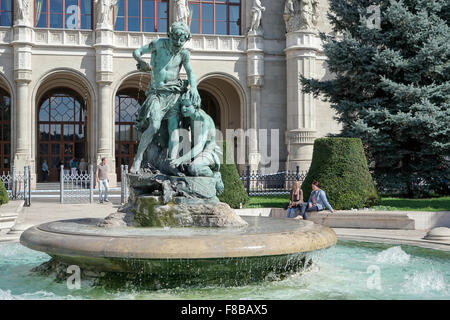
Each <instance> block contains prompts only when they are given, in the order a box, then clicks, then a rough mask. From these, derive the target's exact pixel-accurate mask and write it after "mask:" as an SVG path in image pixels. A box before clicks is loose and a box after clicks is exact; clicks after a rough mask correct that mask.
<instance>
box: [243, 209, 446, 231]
mask: <svg viewBox="0 0 450 320" xmlns="http://www.w3.org/2000/svg"><path fill="white" fill-rule="evenodd" d="M235 211H236V213H237V214H239V215H250V216H262V217H273V218H286V210H284V209H281V208H254V209H236V210H235ZM308 220H310V221H313V222H315V223H318V224H322V225H325V226H328V227H331V228H356V229H402V230H428V229H431V228H435V227H449V226H450V212H446V211H440V212H420V211H376V210H357V211H351V210H339V211H335V213H330V211H328V210H323V211H319V212H308Z"/></svg>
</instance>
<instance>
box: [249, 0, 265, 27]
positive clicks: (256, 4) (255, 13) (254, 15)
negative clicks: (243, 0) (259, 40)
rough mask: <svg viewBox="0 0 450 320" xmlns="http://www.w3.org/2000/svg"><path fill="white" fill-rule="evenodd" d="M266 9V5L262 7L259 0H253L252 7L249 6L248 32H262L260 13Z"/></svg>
mask: <svg viewBox="0 0 450 320" xmlns="http://www.w3.org/2000/svg"><path fill="white" fill-rule="evenodd" d="M265 10H266V7H263V6H262V4H261V0H253V4H252V8H251V23H250V30H249V32H253V33H262V32H261V30H260V29H261V19H262V14H263V12H264V11H265Z"/></svg>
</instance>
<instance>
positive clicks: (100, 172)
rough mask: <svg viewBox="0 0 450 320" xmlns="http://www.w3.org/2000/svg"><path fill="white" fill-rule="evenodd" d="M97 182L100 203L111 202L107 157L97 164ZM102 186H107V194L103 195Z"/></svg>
mask: <svg viewBox="0 0 450 320" xmlns="http://www.w3.org/2000/svg"><path fill="white" fill-rule="evenodd" d="M95 182H96V183H97V184H98V191H99V201H100V203H103V201H105V202H109V200H108V182H109V179H108V166H107V165H106V158H102V162H100V164H99V165H98V166H97V173H96V175H95ZM102 187H103V188H105V196H104V197H103V192H102Z"/></svg>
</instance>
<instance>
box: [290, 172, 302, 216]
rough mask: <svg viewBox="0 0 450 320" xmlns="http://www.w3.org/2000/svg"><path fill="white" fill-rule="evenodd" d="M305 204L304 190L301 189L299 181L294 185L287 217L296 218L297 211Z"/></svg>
mask: <svg viewBox="0 0 450 320" xmlns="http://www.w3.org/2000/svg"><path fill="white" fill-rule="evenodd" d="M302 203H303V190H302V189H300V187H299V185H298V181H295V182H294V183H293V184H292V190H291V194H290V196H289V204H288V208H287V213H286V217H287V218H295V216H296V215H297V211H298V210H299V208H300V207H301V205H302Z"/></svg>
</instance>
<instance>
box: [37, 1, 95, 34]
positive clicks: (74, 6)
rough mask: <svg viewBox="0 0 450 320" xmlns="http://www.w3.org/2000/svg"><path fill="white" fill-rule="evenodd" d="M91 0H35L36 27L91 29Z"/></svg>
mask: <svg viewBox="0 0 450 320" xmlns="http://www.w3.org/2000/svg"><path fill="white" fill-rule="evenodd" d="M93 2H94V1H91V0H35V3H34V12H35V16H34V25H35V27H37V28H62V29H92V12H93Z"/></svg>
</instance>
